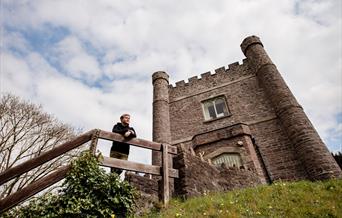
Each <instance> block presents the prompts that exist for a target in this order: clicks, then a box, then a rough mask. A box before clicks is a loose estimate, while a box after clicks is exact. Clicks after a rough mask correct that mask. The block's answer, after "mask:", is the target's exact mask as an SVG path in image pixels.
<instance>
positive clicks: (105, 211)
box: [4, 152, 137, 217]
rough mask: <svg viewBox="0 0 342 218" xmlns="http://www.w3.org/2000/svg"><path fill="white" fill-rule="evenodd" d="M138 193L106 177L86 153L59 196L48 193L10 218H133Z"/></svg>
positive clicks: (76, 163)
mask: <svg viewBox="0 0 342 218" xmlns="http://www.w3.org/2000/svg"><path fill="white" fill-rule="evenodd" d="M136 195H137V192H136V190H134V188H133V187H132V186H130V185H129V184H128V183H127V182H126V181H123V182H122V181H120V180H119V177H118V175H117V174H114V173H110V174H106V172H105V171H104V170H103V169H100V167H99V165H98V160H97V159H96V158H95V157H94V156H93V155H91V154H90V152H84V153H83V154H82V155H81V157H80V158H78V159H77V160H75V161H74V162H72V168H71V171H70V172H69V173H68V175H67V177H66V178H65V181H64V183H63V185H62V188H61V190H60V191H59V193H58V194H51V193H47V194H45V195H43V196H41V197H37V198H35V199H33V200H31V201H30V202H29V203H28V204H27V205H26V206H22V207H19V208H17V209H14V210H12V211H9V212H8V213H6V214H5V215H4V216H5V217H6V216H7V217H111V216H112V215H114V214H115V215H116V217H118V216H119V217H120V216H128V215H130V214H132V213H133V212H134V211H133V208H134V199H135V197H136Z"/></svg>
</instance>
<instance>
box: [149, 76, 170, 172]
mask: <svg viewBox="0 0 342 218" xmlns="http://www.w3.org/2000/svg"><path fill="white" fill-rule="evenodd" d="M152 83H153V133H152V134H153V136H152V138H153V141H155V142H159V143H167V144H170V143H171V133H170V114H169V90H168V86H169V76H168V75H167V74H166V73H165V72H162V71H158V72H156V73H154V74H153V75H152ZM152 164H153V165H159V166H160V165H161V154H160V152H155V151H152Z"/></svg>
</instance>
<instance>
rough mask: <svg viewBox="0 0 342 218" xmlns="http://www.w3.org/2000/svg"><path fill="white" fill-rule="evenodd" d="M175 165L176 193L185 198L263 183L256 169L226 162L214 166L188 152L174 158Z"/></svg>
mask: <svg viewBox="0 0 342 218" xmlns="http://www.w3.org/2000/svg"><path fill="white" fill-rule="evenodd" d="M174 166H175V168H177V169H178V170H179V179H175V194H176V195H177V196H181V197H185V198H188V197H193V196H199V195H203V194H204V193H207V192H218V191H229V190H233V189H238V188H245V187H252V186H256V185H259V184H261V182H260V180H259V177H258V175H257V173H256V172H255V171H252V170H248V169H238V168H236V167H227V166H226V165H224V164H223V165H222V166H213V165H211V164H209V163H208V162H205V161H202V160H201V159H200V158H199V157H197V156H193V155H191V154H190V153H188V152H181V153H180V154H178V155H177V156H176V157H175V158H174Z"/></svg>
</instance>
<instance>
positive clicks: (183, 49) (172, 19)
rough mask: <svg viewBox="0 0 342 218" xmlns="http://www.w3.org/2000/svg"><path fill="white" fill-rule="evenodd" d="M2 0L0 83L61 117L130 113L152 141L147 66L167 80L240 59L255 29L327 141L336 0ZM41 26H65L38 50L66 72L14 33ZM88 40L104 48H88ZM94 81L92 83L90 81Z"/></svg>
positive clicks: (337, 95) (335, 81) (105, 121)
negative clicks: (56, 37) (60, 34)
mask: <svg viewBox="0 0 342 218" xmlns="http://www.w3.org/2000/svg"><path fill="white" fill-rule="evenodd" d="M3 4H4V7H3V8H4V9H3V10H4V12H3V15H2V16H3V17H4V21H2V25H6V27H10V28H9V29H12V30H8V31H7V30H6V31H4V33H3V34H4V35H5V40H4V41H3V43H4V44H5V45H6V46H7V47H6V48H5V50H2V53H1V58H2V63H4V64H3V66H2V69H1V77H2V81H3V82H2V83H1V82H0V85H1V84H2V85H1V86H2V87H0V90H1V91H8V90H9V91H12V92H14V93H16V94H18V95H21V96H24V97H26V98H30V99H34V100H35V101H37V102H41V103H42V104H43V105H44V107H45V108H46V109H47V110H48V111H49V112H52V113H54V114H56V116H57V117H59V118H61V119H63V120H64V121H66V122H68V123H73V124H75V125H77V126H84V128H85V129H89V128H94V127H100V128H104V129H107V130H110V129H111V128H112V125H113V123H114V122H116V120H117V117H118V116H120V114H121V113H123V112H126V111H128V112H129V113H131V114H132V115H133V116H132V118H133V121H136V122H134V126H136V127H137V131H138V133H139V137H142V138H147V139H150V138H151V128H152V127H151V122H152V118H151V110H152V109H151V104H152V96H151V95H152V93H151V92H152V85H151V79H150V78H151V75H152V73H153V72H155V71H158V70H164V71H167V72H168V73H169V74H170V80H171V82H175V81H178V80H182V79H185V80H186V79H187V78H188V77H191V76H193V75H199V74H201V73H203V72H206V71H209V70H211V71H213V70H214V69H215V68H218V67H221V66H227V65H228V64H229V63H232V62H235V61H241V59H243V58H244V56H243V54H242V52H241V50H240V47H239V45H240V43H241V41H242V40H243V39H244V38H245V37H246V36H248V35H252V34H254V35H258V36H260V37H261V40H262V41H263V43H264V45H265V49H266V50H267V52H268V53H269V55H270V57H271V58H272V60H273V61H274V62H275V64H276V65H277V66H278V68H279V70H280V72H281V73H282V75H283V77H284V78H285V80H286V81H287V83H288V85H289V86H290V88H291V90H292V91H293V93H294V95H295V96H296V97H297V99H298V100H299V102H300V103H301V104H302V105H303V107H304V109H305V111H306V112H307V113H308V116H309V118H310V119H311V120H312V122H313V123H314V125H315V126H316V128H317V129H318V131H319V133H320V134H321V136H322V137H323V138H324V139H325V141H328V139H329V138H330V137H335V136H333V134H332V133H333V132H338V131H339V130H338V125H340V124H338V123H337V120H336V115H337V114H339V113H341V112H342V107H341V101H342V100H341V99H342V94H341V93H342V90H341V87H342V85H341V81H342V78H341V71H342V54H341V50H342V40H341V38H342V33H341V26H342V15H341V10H339V9H340V8H341V1H339V0H327V1H311V0H310V1H309V0H305V1H297V0H285V1H271V0H260V1H249V0H243V1H238V0H233V1H215V3H213V2H212V1H158V2H156V1H125V2H124V3H123V2H118V1H110V0H102V1H82V3H80V2H79V1H70V0H61V1H48V0H44V1H42V0H37V1H15V2H12V1H6V2H4V3H3ZM46 25H49V26H52V27H63V28H65V29H67V30H68V31H69V32H70V34H69V35H68V36H66V37H65V38H63V39H61V40H60V41H59V42H57V43H55V44H51V47H49V48H46V49H47V50H46V54H48V55H50V59H52V60H56V63H58V64H59V67H60V69H62V71H66V74H61V72H59V70H60V69H59V68H58V67H56V66H54V65H53V64H51V63H49V62H48V60H47V59H48V58H47V57H46V54H39V52H38V51H35V50H34V49H33V48H32V44H31V42H30V41H25V40H29V39H25V37H24V36H23V35H21V34H20V32H25V31H26V32H27V31H37V30H41V29H44V28H46ZM16 30H20V31H19V32H18V31H16ZM8 39H9V40H8ZM87 46H91V47H92V48H93V49H95V50H96V51H98V52H100V53H101V54H103V55H98V54H95V53H92V52H91V51H89V49H88V47H87ZM9 47H15V48H16V49H17V50H21V51H23V52H22V53H23V57H20V56H16V55H14V53H13V51H12V50H9ZM51 56H53V57H51ZM64 73H65V72H64ZM103 78H104V79H103ZM106 78H107V79H106ZM83 80H87V81H88V82H87V84H88V85H87V84H83V82H84V81H83ZM4 82H5V83H4ZM93 82H97V84H99V85H98V86H96V87H89V84H92V85H94V83H93ZM75 99H77V101H75ZM334 135H336V134H334ZM335 138H336V137H335ZM137 156H139V154H138V153H137V154H136V157H137Z"/></svg>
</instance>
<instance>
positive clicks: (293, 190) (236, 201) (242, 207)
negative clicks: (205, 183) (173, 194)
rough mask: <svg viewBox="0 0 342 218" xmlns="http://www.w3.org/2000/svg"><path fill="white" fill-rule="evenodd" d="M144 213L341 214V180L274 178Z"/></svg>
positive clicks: (288, 215) (249, 215) (213, 215)
mask: <svg viewBox="0 0 342 218" xmlns="http://www.w3.org/2000/svg"><path fill="white" fill-rule="evenodd" d="M146 217H191V218H193V217H196V218H197V217H310V218H311V217H342V180H328V181H324V182H308V181H301V182H292V183H290V182H277V183H274V184H272V185H265V186H259V187H256V188H249V189H243V190H236V191H231V192H227V193H211V194H206V195H205V196H203V197H198V198H191V199H188V200H186V201H181V200H177V199H174V200H172V201H171V202H170V205H169V207H168V208H167V209H162V210H161V211H159V212H152V213H150V214H148V215H146Z"/></svg>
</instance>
